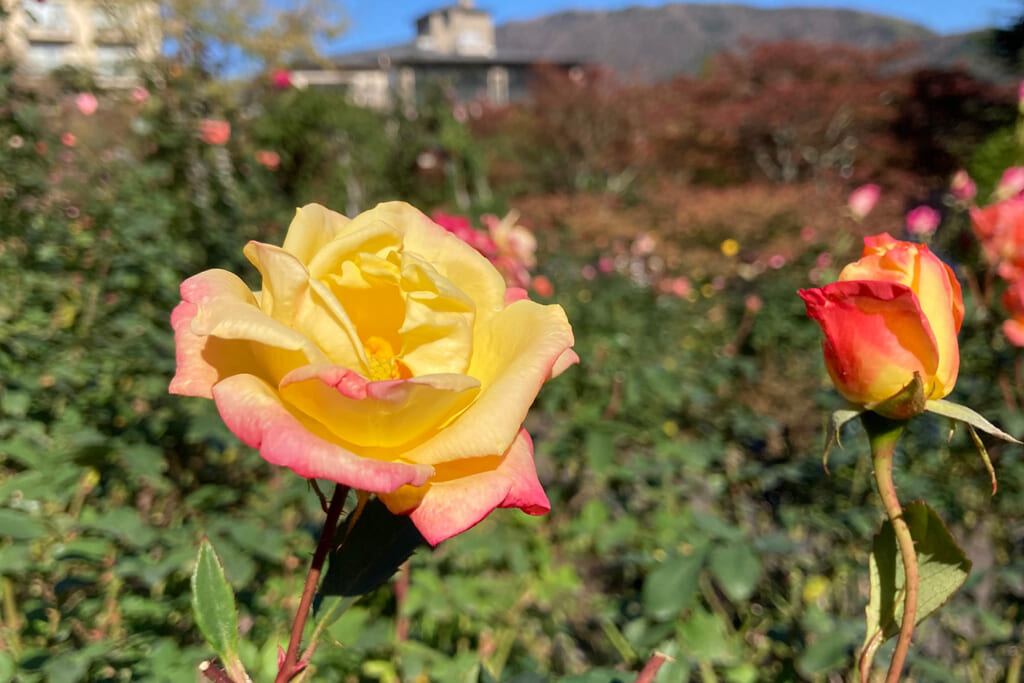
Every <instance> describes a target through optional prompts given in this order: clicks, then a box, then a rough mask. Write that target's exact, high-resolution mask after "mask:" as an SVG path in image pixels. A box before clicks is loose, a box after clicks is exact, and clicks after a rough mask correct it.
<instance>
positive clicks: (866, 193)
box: [846, 183, 882, 220]
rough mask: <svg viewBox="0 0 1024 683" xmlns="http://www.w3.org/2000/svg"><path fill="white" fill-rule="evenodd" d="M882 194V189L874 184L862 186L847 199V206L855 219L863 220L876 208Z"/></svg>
mask: <svg viewBox="0 0 1024 683" xmlns="http://www.w3.org/2000/svg"><path fill="white" fill-rule="evenodd" d="M881 194H882V188H880V187H879V186H878V185H875V184H874V183H868V184H866V185H861V186H860V187H858V188H857V189H856V190H854V191H853V192H851V193H850V196H849V197H847V199H846V205H847V207H849V209H850V213H851V214H853V217H854V218H856V219H857V220H863V219H864V218H865V217H866V216H867V215H868V214H869V213H871V211H872V210H873V209H874V208H875V204H877V203H878V197H879V196H880V195H881Z"/></svg>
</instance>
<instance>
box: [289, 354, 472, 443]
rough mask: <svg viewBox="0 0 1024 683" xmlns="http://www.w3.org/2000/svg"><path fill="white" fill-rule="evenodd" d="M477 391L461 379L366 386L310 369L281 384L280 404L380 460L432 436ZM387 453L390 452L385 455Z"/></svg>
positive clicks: (346, 374)
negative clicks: (283, 403) (365, 448)
mask: <svg viewBox="0 0 1024 683" xmlns="http://www.w3.org/2000/svg"><path fill="white" fill-rule="evenodd" d="M479 391H480V382H478V381H477V380H475V379H473V378H472V377H468V376H466V375H455V374H445V375H425V376H422V377H414V378H412V379H404V380H403V379H399V380H388V381H383V382H370V381H367V380H366V379H365V378H363V377H360V376H359V375H358V374H356V373H355V372H352V371H351V370H348V369H346V368H339V367H336V366H312V365H311V366H306V367H302V368H297V369H296V370H295V371H293V372H291V373H290V374H288V375H287V376H286V377H284V379H282V380H281V385H280V392H281V396H282V398H284V400H285V401H287V402H288V403H289V404H291V405H293V406H295V407H296V408H298V409H299V410H301V411H302V412H304V413H305V414H306V415H308V416H310V417H311V418H313V419H314V420H316V421H317V422H319V423H320V424H322V425H324V426H326V427H327V428H328V429H330V431H331V432H332V433H333V434H334V435H335V436H336V437H337V438H338V439H339V440H341V441H344V442H346V443H350V444H355V445H358V446H360V447H367V448H372V449H383V450H382V451H381V453H380V455H381V456H384V457H385V459H387V457H386V456H388V455H393V456H394V457H399V456H401V457H405V456H404V449H402V448H400V447H402V446H407V445H408V444H410V443H415V442H416V441H420V440H423V439H424V438H427V437H429V436H431V435H432V434H433V433H434V432H435V431H436V430H437V429H438V428H440V427H442V426H443V425H444V424H446V423H447V422H448V421H449V420H450V419H451V418H453V417H454V416H455V415H457V414H458V413H460V412H461V411H462V410H463V409H465V407H466V406H467V405H469V404H470V403H472V401H473V399H474V398H475V397H476V396H477V394H478V393H479ZM388 449H395V451H394V453H393V454H389V453H388V452H387V451H388ZM361 452H362V451H361ZM374 455H377V453H376V452H374Z"/></svg>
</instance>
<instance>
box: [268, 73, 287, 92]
mask: <svg viewBox="0 0 1024 683" xmlns="http://www.w3.org/2000/svg"><path fill="white" fill-rule="evenodd" d="M270 82H271V83H272V84H273V85H274V87H275V88H277V89H278V90H287V89H288V88H290V87H292V75H291V73H290V72H289V71H288V70H287V69H274V70H273V71H272V72H270Z"/></svg>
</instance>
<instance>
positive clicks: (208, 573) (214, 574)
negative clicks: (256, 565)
mask: <svg viewBox="0 0 1024 683" xmlns="http://www.w3.org/2000/svg"><path fill="white" fill-rule="evenodd" d="M192 612H193V613H194V614H195V618H196V625H197V626H199V630H200V631H201V632H202V634H203V637H204V638H206V642H207V643H209V645H210V647H211V648H213V650H214V651H215V652H216V653H217V654H218V655H220V656H221V657H222V658H223V659H225V660H229V659H236V658H237V652H238V609H237V608H236V607H235V595H234V593H233V592H232V591H231V586H229V585H228V582H227V579H226V578H225V577H224V567H223V566H222V565H221V563H220V558H218V557H217V553H215V552H214V550H213V545H211V543H210V539H208V538H206V537H205V536H204V537H203V541H202V543H200V545H199V555H198V557H196V567H195V570H194V571H193V572H192Z"/></svg>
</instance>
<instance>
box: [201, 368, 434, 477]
mask: <svg viewBox="0 0 1024 683" xmlns="http://www.w3.org/2000/svg"><path fill="white" fill-rule="evenodd" d="M213 400H214V401H215V402H216V404H217V409H218V410H219V411H220V415H221V418H222V419H223V420H224V424H226V425H227V427H228V429H230V430H231V431H232V432H233V433H234V434H235V436H237V437H238V438H239V439H241V440H242V441H244V442H245V443H246V444H248V445H249V446H251V447H253V448H256V449H258V450H259V452H260V455H261V456H263V458H264V459H265V460H266V461H267V462H270V463H272V464H274V465H283V466H285V467H288V468H290V469H291V470H293V471H294V472H295V473H296V474H298V475H299V476H302V477H306V478H309V479H328V480H330V481H335V482H338V483H340V484H345V485H347V486H351V487H353V488H356V489H360V490H362V491H372V492H376V493H387V492H390V491H395V490H396V489H398V488H400V487H402V486H406V485H408V486H422V485H423V484H425V483H426V482H427V481H428V480H429V478H430V477H431V475H432V474H433V472H434V468H432V467H430V466H428V465H413V464H408V463H403V462H385V461H381V460H374V459H371V458H364V457H360V456H358V455H356V454H354V453H352V452H350V451H348V450H346V449H345V448H342V447H341V446H339V445H338V444H336V443H334V442H332V441H331V440H330V439H329V438H327V434H325V433H322V432H324V430H323V429H322V428H321V427H319V426H317V425H315V424H311V423H310V422H309V421H303V420H300V418H299V416H297V415H295V414H293V413H292V412H291V411H289V410H288V409H287V407H286V406H285V405H284V404H283V403H282V402H281V399H280V398H279V397H278V395H277V393H276V392H275V391H274V390H273V388H272V387H271V386H270V385H268V384H267V383H266V382H264V381H263V380H261V379H259V378H258V377H254V376H252V375H235V376H233V377H229V378H227V379H225V380H223V381H222V382H220V383H219V384H217V385H216V386H214V388H213ZM314 432H318V433H314Z"/></svg>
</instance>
